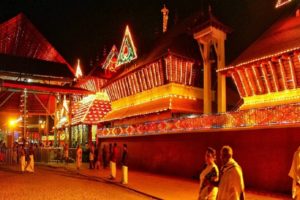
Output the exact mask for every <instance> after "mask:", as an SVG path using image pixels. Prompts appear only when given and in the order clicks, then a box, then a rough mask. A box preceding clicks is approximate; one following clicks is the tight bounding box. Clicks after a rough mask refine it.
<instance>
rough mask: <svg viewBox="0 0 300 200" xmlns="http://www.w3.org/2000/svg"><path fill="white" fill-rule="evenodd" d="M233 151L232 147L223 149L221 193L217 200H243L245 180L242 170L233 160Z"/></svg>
mask: <svg viewBox="0 0 300 200" xmlns="http://www.w3.org/2000/svg"><path fill="white" fill-rule="evenodd" d="M232 155H233V151H232V148H231V147H230V146H223V147H222V149H221V161H222V164H223V166H222V168H221V174H220V183H219V192H218V197H217V200H243V199H245V196H244V188H245V187H244V179H243V173H242V168H241V167H240V166H239V165H238V163H237V162H236V161H235V160H234V159H233V158H232Z"/></svg>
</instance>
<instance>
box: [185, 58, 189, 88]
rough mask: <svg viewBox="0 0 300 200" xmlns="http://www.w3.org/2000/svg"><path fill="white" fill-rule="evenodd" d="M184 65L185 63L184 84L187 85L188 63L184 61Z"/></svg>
mask: <svg viewBox="0 0 300 200" xmlns="http://www.w3.org/2000/svg"><path fill="white" fill-rule="evenodd" d="M184 63H185V75H184V84H185V85H187V75H188V63H187V62H186V61H185V62H184Z"/></svg>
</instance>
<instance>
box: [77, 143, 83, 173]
mask: <svg viewBox="0 0 300 200" xmlns="http://www.w3.org/2000/svg"><path fill="white" fill-rule="evenodd" d="M81 164H82V149H81V147H80V145H78V146H77V149H76V168H77V170H80V167H81Z"/></svg>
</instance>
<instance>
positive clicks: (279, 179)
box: [97, 2, 300, 192]
mask: <svg viewBox="0 0 300 200" xmlns="http://www.w3.org/2000/svg"><path fill="white" fill-rule="evenodd" d="M281 5H284V3H280V2H279V4H278V6H281ZM274 6H275V5H274ZM297 13H299V12H297ZM162 14H163V28H162V32H163V34H162V35H161V37H160V38H158V40H157V43H155V44H154V47H153V48H152V49H150V51H149V52H148V53H145V54H142V55H140V54H139V51H138V49H137V48H136V46H135V44H134V37H133V36H131V33H130V31H129V28H128V27H126V31H125V34H124V38H123V42H122V44H121V47H120V48H119V51H118V50H117V48H116V47H113V48H112V51H111V52H110V54H109V56H107V59H106V61H105V62H104V63H105V64H104V65H102V70H104V71H105V72H103V73H102V74H106V75H108V77H107V78H106V80H107V82H106V83H105V84H104V85H103V87H102V89H104V91H106V92H107V95H108V97H109V99H110V103H111V111H110V112H108V113H107V114H106V115H105V116H104V117H103V118H102V119H101V120H100V124H101V126H99V127H100V128H99V129H98V131H97V138H98V140H97V141H98V142H100V143H102V144H106V143H112V142H116V143H118V144H119V146H121V145H122V144H124V143H126V144H127V145H128V146H129V148H131V149H133V151H131V157H130V163H131V167H132V168H138V169H140V170H141V169H142V170H147V171H151V172H156V173H164V174H170V175H179V176H184V177H193V176H194V177H198V174H197V171H198V170H199V167H200V165H201V163H202V162H201V161H202V155H204V154H205V149H206V148H207V147H208V146H212V147H214V148H216V149H218V150H219V149H220V148H221V147H222V146H223V145H230V146H232V147H233V149H234V151H235V153H234V155H235V158H236V159H237V161H238V162H239V164H240V165H241V166H242V168H243V173H244V178H245V183H246V187H253V188H259V189H261V190H268V191H276V192H287V191H288V190H289V187H288V185H289V179H288V176H287V174H288V170H289V167H290V162H287V160H288V161H291V159H292V155H293V152H294V150H296V148H297V147H298V146H299V142H300V137H299V136H298V135H297V134H298V132H299V123H300V112H299V111H300V109H299V108H300V107H299V97H298V96H299V95H298V93H299V92H298V87H299V86H298V85H299V81H300V79H299V77H300V74H298V73H300V71H299V70H298V67H299V65H300V64H299V63H300V62H299V55H298V54H299V52H298V51H299V42H298V40H299V34H298V33H299V30H300V26H299V21H300V20H299V17H298V15H296V16H289V17H286V16H284V15H282V16H284V17H281V19H280V20H279V21H277V22H275V23H274V24H273V25H272V26H271V28H269V29H267V31H266V32H265V33H264V34H262V36H260V37H259V38H258V39H257V40H256V41H254V42H253V43H252V44H250V46H249V47H248V48H246V50H244V51H243V52H242V53H240V54H239V55H238V56H237V58H236V59H235V60H234V61H232V62H230V63H228V62H227V63H226V62H225V60H226V59H225V49H226V54H227V53H228V52H229V53H230V52H231V51H233V49H228V48H225V41H226V40H227V36H228V34H230V33H231V31H232V30H231V29H230V28H229V27H227V26H226V25H224V24H223V23H221V22H220V21H219V20H217V18H216V17H215V16H214V15H213V14H212V11H211V10H210V9H209V12H207V13H203V12H199V13H195V14H194V15H192V16H191V17H189V18H187V19H185V20H182V21H181V23H178V24H176V25H175V26H174V27H172V28H169V27H168V26H167V25H166V24H168V23H166V20H167V19H168V17H167V14H168V11H167V8H166V7H164V8H163V9H162ZM232 41H233V40H232V38H231V40H230V41H229V43H230V45H231V46H232ZM99 68H100V67H99ZM99 68H98V70H100V69H99ZM239 99H241V100H239ZM198 157H199V159H198ZM195 158H196V159H195ZM273 166H276V167H273ZM254 171H255V173H253V172H254ZM274 174H276V175H275V176H274ZM266 177H267V178H266Z"/></svg>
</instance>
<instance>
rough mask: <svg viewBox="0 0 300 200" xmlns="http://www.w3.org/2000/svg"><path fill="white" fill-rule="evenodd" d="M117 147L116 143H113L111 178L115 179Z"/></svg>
mask: <svg viewBox="0 0 300 200" xmlns="http://www.w3.org/2000/svg"><path fill="white" fill-rule="evenodd" d="M117 156H118V147H117V143H114V147H113V150H112V159H111V179H113V180H114V179H116V175H117V160H118V157H117Z"/></svg>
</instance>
